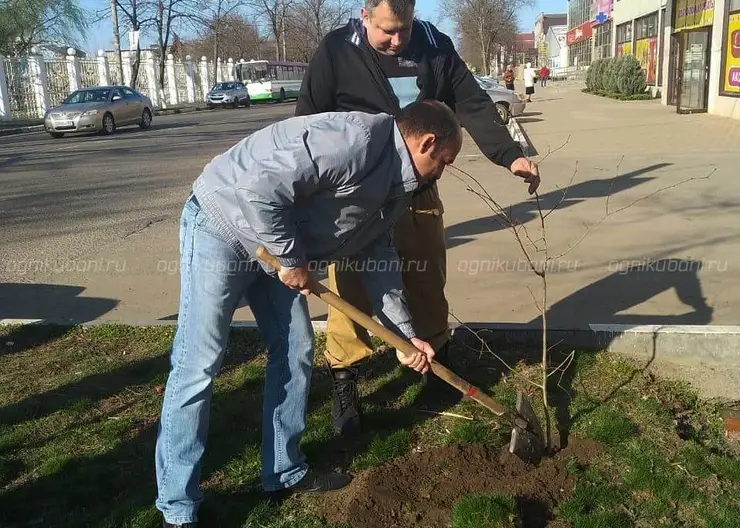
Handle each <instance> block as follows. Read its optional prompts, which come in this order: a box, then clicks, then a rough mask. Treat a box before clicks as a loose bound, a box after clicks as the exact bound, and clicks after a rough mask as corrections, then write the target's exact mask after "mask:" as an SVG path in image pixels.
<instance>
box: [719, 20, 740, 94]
mask: <svg viewBox="0 0 740 528" xmlns="http://www.w3.org/2000/svg"><path fill="white" fill-rule="evenodd" d="M725 46H726V47H725V71H724V79H725V80H724V83H723V91H724V92H725V93H729V94H738V95H740V13H735V14H733V15H730V19H729V21H728V24H727V42H725Z"/></svg>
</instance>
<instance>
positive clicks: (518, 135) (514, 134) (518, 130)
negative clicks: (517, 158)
mask: <svg viewBox="0 0 740 528" xmlns="http://www.w3.org/2000/svg"><path fill="white" fill-rule="evenodd" d="M506 128H507V129H508V130H509V135H510V136H511V138H512V139H513V140H514V141H516V142H517V143H519V145H521V147H522V150H523V151H524V155H525V156H529V155H530V150H531V148H532V146H531V145H530V144H529V140H528V139H527V135H526V134H525V133H524V132H523V131H522V126H521V125H520V124H519V121H517V119H516V118H515V117H512V118H510V119H509V123H508V124H507V125H506Z"/></svg>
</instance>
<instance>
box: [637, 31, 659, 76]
mask: <svg viewBox="0 0 740 528" xmlns="http://www.w3.org/2000/svg"><path fill="white" fill-rule="evenodd" d="M635 57H637V60H638V61H640V66H642V69H643V70H645V77H646V79H647V83H648V84H655V74H656V68H655V65H656V62H657V58H658V39H657V38H656V37H650V38H644V39H640V40H638V41H636V42H635Z"/></svg>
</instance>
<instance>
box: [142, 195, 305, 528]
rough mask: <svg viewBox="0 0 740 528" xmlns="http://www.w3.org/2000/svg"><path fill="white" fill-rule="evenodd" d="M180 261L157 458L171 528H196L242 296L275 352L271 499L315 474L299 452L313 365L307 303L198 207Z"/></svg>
mask: <svg viewBox="0 0 740 528" xmlns="http://www.w3.org/2000/svg"><path fill="white" fill-rule="evenodd" d="M180 259H181V261H180V275H181V279H180V280H181V286H180V288H181V290H180V310H179V314H178V320H177V330H176V333H175V338H174V341H173V344H172V350H171V353H170V372H169V377H168V379H167V385H166V388H165V393H164V402H163V405H162V413H161V416H160V422H159V430H158V436H157V446H156V454H155V464H156V476H157V489H158V494H157V499H156V506H157V508H158V509H159V510H160V511H161V512H162V513H163V515H164V518H165V520H166V521H167V522H169V523H173V524H182V523H187V522H195V521H197V509H198V507H199V505H200V503H201V502H202V500H203V494H202V492H201V491H200V478H201V457H202V455H203V453H204V451H205V447H206V438H207V436H208V424H209V416H210V412H209V411H210V403H211V396H212V394H213V380H214V377H215V376H216V375H217V374H218V372H219V370H220V368H221V362H222V360H223V357H224V351H225V348H226V344H227V342H228V338H229V329H230V325H231V321H232V318H233V315H234V311H235V310H236V308H237V306H238V302H239V301H240V299H241V298H242V296H245V297H246V299H247V301H248V303H249V306H250V308H251V309H252V313H253V314H254V316H255V319H256V321H257V326H258V328H259V331H260V334H261V336H262V339H263V340H264V342H265V344H266V345H267V348H268V361H267V371H266V373H265V386H264V397H263V405H262V473H261V476H260V478H261V483H262V487H263V488H264V489H265V490H267V491H275V490H279V489H281V488H285V487H289V486H292V485H293V484H296V483H297V482H298V481H300V480H301V479H302V478H303V477H304V475H305V474H306V472H307V471H308V466H307V464H306V461H305V456H304V455H303V453H301V451H300V449H299V442H300V438H301V435H302V434H303V431H304V429H305V426H306V406H307V402H308V391H309V388H310V383H311V370H312V366H313V355H314V348H313V339H314V334H313V328H312V326H311V320H310V317H309V313H308V303H307V301H306V297H304V296H303V295H301V294H300V293H299V292H297V291H295V290H291V289H290V288H288V287H287V286H285V285H283V283H281V282H280V281H279V280H278V279H277V278H276V277H273V276H270V275H268V274H266V273H265V272H264V271H263V270H262V268H261V267H260V266H259V264H258V263H257V262H256V261H254V260H249V261H246V260H243V259H240V258H239V256H238V255H237V254H236V253H235V252H234V251H233V249H232V248H231V247H230V246H229V245H228V244H227V243H226V242H225V241H224V240H223V238H222V237H221V236H220V235H219V234H218V232H217V229H216V226H215V224H213V222H212V221H211V220H210V219H209V218H208V217H207V216H206V214H205V213H204V212H203V211H201V210H200V208H199V206H198V204H197V201H195V200H194V199H192V198H191V199H189V200H188V201H187V203H186V204H185V208H184V210H183V213H182V218H181V222H180ZM254 411H255V410H254V409H244V412H245V413H253V412H254Z"/></svg>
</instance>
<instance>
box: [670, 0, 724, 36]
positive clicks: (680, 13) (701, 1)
mask: <svg viewBox="0 0 740 528" xmlns="http://www.w3.org/2000/svg"><path fill="white" fill-rule="evenodd" d="M713 22H714V0H676V15H675V18H674V23H673V29H674V31H682V30H685V29H694V28H698V27H703V26H711V25H712V23H713Z"/></svg>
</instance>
